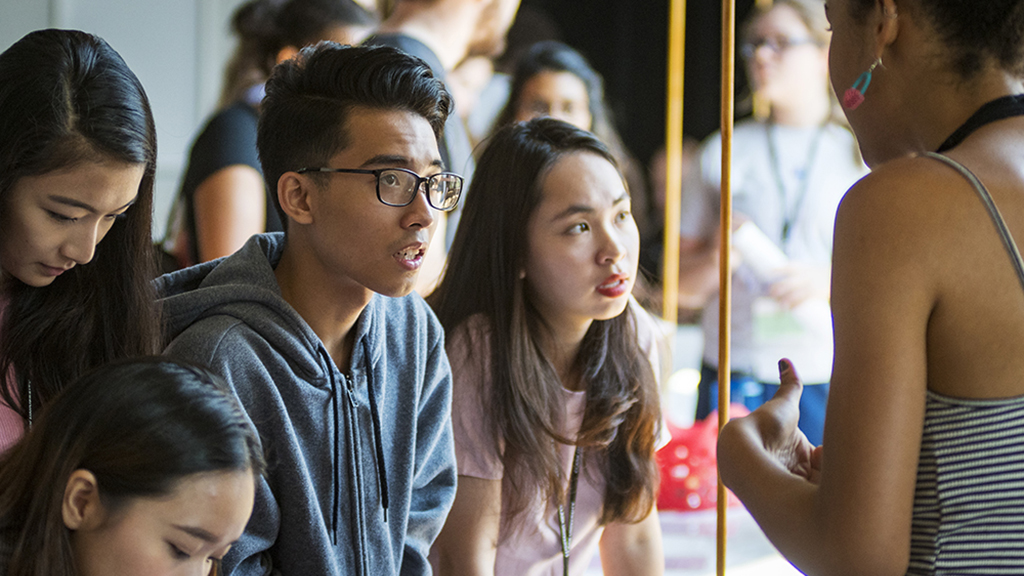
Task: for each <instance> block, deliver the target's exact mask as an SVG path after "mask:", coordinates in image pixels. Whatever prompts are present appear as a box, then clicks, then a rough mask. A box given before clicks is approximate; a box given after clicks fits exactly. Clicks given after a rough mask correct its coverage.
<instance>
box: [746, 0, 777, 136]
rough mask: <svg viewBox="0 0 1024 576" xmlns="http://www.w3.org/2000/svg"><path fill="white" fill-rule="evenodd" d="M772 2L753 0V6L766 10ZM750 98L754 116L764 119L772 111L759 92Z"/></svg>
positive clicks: (769, 0)
mask: <svg viewBox="0 0 1024 576" xmlns="http://www.w3.org/2000/svg"><path fill="white" fill-rule="evenodd" d="M772 4H774V0H754V6H755V7H756V8H757V9H758V10H767V9H769V8H771V7H772ZM751 98H752V100H753V105H754V118H757V119H758V120H766V119H767V118H768V116H769V115H770V114H771V112H772V110H771V105H770V104H769V103H768V101H767V100H765V98H764V95H763V94H761V93H760V92H754V93H753V94H752V96H751Z"/></svg>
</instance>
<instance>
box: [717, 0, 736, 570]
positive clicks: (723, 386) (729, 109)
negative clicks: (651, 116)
mask: <svg viewBox="0 0 1024 576" xmlns="http://www.w3.org/2000/svg"><path fill="white" fill-rule="evenodd" d="M735 47H736V0H722V196H721V206H722V213H721V229H722V237H721V251H720V260H719V279H720V287H721V289H720V291H719V298H718V429H719V430H721V429H722V427H723V426H725V424H726V422H728V421H729V388H730V378H729V372H730V359H729V347H730V343H731V341H732V338H731V335H732V334H731V332H732V262H731V260H732V129H733V116H734V108H735V75H736V66H735V61H736V54H735V52H736V48H735ZM728 504H729V500H728V497H727V494H726V490H725V485H724V484H722V478H721V477H719V478H718V502H717V505H718V506H717V511H718V531H717V556H716V568H717V572H716V573H717V574H718V576H724V575H725V548H726V546H725V544H726V533H727V530H726V514H725V512H726V510H727V507H728Z"/></svg>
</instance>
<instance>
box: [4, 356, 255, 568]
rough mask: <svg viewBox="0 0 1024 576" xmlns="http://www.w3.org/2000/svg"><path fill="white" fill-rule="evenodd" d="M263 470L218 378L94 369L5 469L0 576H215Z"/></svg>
mask: <svg viewBox="0 0 1024 576" xmlns="http://www.w3.org/2000/svg"><path fill="white" fill-rule="evenodd" d="M263 467H264V464H263V456H262V452H261V449H260V446H259V441H258V440H257V438H256V434H255V432H254V431H253V428H252V426H251V425H250V424H249V421H248V420H247V419H246V417H245V414H244V413H243V412H242V409H241V407H240V406H239V405H238V402H237V400H235V397H234V396H233V395H232V394H231V392H230V391H229V390H228V389H227V385H226V384H224V382H223V381H222V380H220V379H218V378H217V377H216V376H214V375H213V374H212V373H210V372H208V371H206V370H204V369H200V368H197V367H194V366H191V365H188V364H183V363H181V362H178V361H174V360H170V359H167V358H159V357H149V358H139V359H131V360H126V361H120V362H116V363H112V364H109V365H107V366H104V367H102V368H99V369H96V370H94V371H92V372H90V373H89V374H88V375H86V376H84V377H83V378H82V379H81V380H80V381H78V382H75V383H72V384H70V385H69V386H67V387H66V388H65V390H64V391H63V392H62V393H61V394H60V395H59V396H58V397H57V398H56V399H54V401H53V402H52V403H51V404H50V405H49V406H47V408H46V409H44V410H43V411H42V412H41V414H40V418H39V419H38V421H37V422H36V424H35V426H34V427H33V428H32V430H31V431H30V432H29V433H28V434H27V435H26V436H25V437H24V438H23V439H22V440H21V442H19V443H18V444H16V445H15V446H14V447H13V448H11V449H10V450H9V451H8V452H6V453H5V454H4V455H3V456H2V457H0V573H3V574H6V575H8V576H72V575H77V576H139V575H142V574H145V575H146V576H164V575H166V576H169V575H171V574H212V572H211V569H212V567H213V564H215V563H216V562H217V559H218V558H220V557H222V556H223V555H224V553H225V552H226V551H227V549H228V548H230V547H231V544H232V542H234V541H235V540H236V539H237V538H238V537H239V535H240V534H241V533H242V530H243V529H244V528H245V524H246V522H247V521H248V519H249V515H250V513H251V512H252V504H253V492H254V490H255V475H258V474H261V473H262V471H263Z"/></svg>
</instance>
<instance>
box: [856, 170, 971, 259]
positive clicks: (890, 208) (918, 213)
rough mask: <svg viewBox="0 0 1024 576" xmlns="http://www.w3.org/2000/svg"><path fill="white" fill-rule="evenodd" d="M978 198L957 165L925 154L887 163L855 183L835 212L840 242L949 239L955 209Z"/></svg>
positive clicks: (911, 244)
mask: <svg viewBox="0 0 1024 576" xmlns="http://www.w3.org/2000/svg"><path fill="white" fill-rule="evenodd" d="M965 202H974V203H976V202H977V201H976V200H975V199H974V194H973V192H971V187H970V184H969V183H968V182H967V180H965V179H964V178H963V177H962V176H960V175H959V174H958V173H957V172H956V171H955V170H954V169H953V168H951V167H950V166H947V165H945V164H943V163H942V162H940V161H937V160H935V159H933V158H928V157H925V156H916V157H906V158H900V159H897V160H893V161H890V162H887V163H886V164H884V165H882V166H880V167H878V168H876V169H875V170H873V171H872V172H871V173H870V174H868V175H867V176H865V177H864V178H862V179H861V180H860V181H859V182H857V184H855V185H854V186H853V187H852V188H851V189H850V190H849V192H847V193H846V196H845V197H844V198H843V201H842V203H841V204H840V206H839V211H838V213H837V214H836V242H837V244H838V243H841V242H845V241H850V240H851V239H852V240H855V241H857V243H861V242H867V243H878V242H884V243H885V244H886V245H888V246H889V247H890V248H901V247H902V248H906V249H914V248H927V247H929V246H932V247H933V246H934V245H933V242H935V241H936V240H937V239H938V238H948V237H949V234H948V230H949V228H948V224H949V220H950V218H951V217H955V216H956V212H957V210H956V208H957V207H959V206H961V205H963V204H964V203H965Z"/></svg>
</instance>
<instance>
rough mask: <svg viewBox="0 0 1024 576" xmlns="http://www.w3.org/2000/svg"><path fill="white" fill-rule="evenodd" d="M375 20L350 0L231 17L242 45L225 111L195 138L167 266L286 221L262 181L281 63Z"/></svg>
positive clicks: (277, 4) (262, 6) (229, 73)
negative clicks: (263, 143)
mask: <svg viewBox="0 0 1024 576" xmlns="http://www.w3.org/2000/svg"><path fill="white" fill-rule="evenodd" d="M375 23H376V19H375V17H374V16H373V15H372V14H371V13H369V12H367V11H366V10H365V9H363V8H362V7H361V6H359V5H358V4H356V3H355V2H353V1H352V0H250V1H249V2H247V3H245V4H243V5H242V6H240V7H239V8H238V9H237V10H236V11H235V13H234V16H232V19H231V28H232V30H233V31H234V32H235V34H237V35H238V39H239V41H238V48H237V49H236V51H235V54H234V56H233V57H232V59H231V61H230V62H229V63H228V66H227V69H226V70H225V73H224V89H223V92H222V94H221V101H220V110H218V111H217V112H216V113H215V114H214V115H213V117H212V118H211V119H210V120H209V121H208V122H207V124H206V126H205V127H204V128H203V130H202V131H201V132H200V134H199V135H198V136H197V137H196V140H195V142H194V143H193V145H192V150H191V152H190V154H189V163H188V167H187V168H186V171H185V175H184V178H183V180H182V185H181V192H180V194H179V196H178V199H177V203H176V205H175V208H174V210H173V211H172V215H171V223H170V226H169V228H168V229H169V232H168V241H167V242H166V243H165V249H166V250H167V251H168V252H170V253H171V254H172V255H173V256H174V258H173V261H172V262H167V261H165V264H164V268H165V271H171V270H173V269H176V268H183V267H186V266H190V265H192V264H197V263H199V262H206V261H208V260H213V259H215V258H219V257H221V256H227V255H228V254H231V253H233V252H234V251H235V250H237V249H238V248H240V247H241V246H242V244H244V243H245V241H246V240H248V239H249V237H250V236H252V235H253V234H259V233H262V232H279V231H281V230H282V226H283V223H282V220H281V217H280V215H279V214H278V213H277V211H276V210H275V209H274V204H273V201H272V199H271V198H270V197H269V192H268V191H267V188H266V186H265V185H264V183H263V175H262V172H261V170H260V163H259V158H258V157H257V156H256V123H257V118H258V116H259V104H260V100H262V99H263V84H264V82H266V80H267V78H268V77H269V76H270V71H271V69H272V68H273V67H274V65H275V64H277V63H278V62H281V61H282V60H286V59H288V58H291V57H292V56H294V55H295V54H296V53H297V52H298V50H299V49H300V48H302V47H303V46H306V45H308V44H314V43H316V42H318V41H320V40H331V41H334V42H338V43H339V44H357V43H358V42H359V41H360V40H362V39H363V38H364V37H365V36H366V35H367V34H369V32H370V30H371V29H372V28H373V26H374V24H375Z"/></svg>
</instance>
